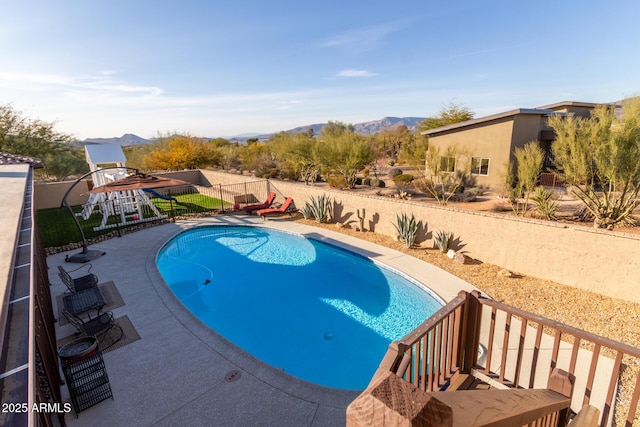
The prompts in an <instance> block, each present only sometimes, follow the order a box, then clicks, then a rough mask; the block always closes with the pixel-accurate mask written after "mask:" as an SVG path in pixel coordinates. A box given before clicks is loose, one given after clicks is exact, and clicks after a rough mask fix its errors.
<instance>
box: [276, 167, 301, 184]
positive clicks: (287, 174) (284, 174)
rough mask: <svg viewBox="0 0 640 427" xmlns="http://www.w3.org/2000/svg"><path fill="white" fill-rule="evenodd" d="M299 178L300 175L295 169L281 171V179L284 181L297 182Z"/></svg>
mask: <svg viewBox="0 0 640 427" xmlns="http://www.w3.org/2000/svg"><path fill="white" fill-rule="evenodd" d="M299 177H300V174H299V173H298V172H297V171H296V170H295V169H291V168H287V169H282V170H280V178H282V179H286V180H288V181H297V180H298V178H299Z"/></svg>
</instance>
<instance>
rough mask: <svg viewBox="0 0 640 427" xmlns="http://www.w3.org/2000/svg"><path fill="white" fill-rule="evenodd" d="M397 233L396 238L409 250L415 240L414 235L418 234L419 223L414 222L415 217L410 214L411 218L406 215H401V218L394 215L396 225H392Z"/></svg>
mask: <svg viewBox="0 0 640 427" xmlns="http://www.w3.org/2000/svg"><path fill="white" fill-rule="evenodd" d="M393 226H394V227H395V228H396V231H397V232H398V238H399V239H400V241H401V242H403V243H404V244H405V245H406V246H407V248H411V246H413V243H414V242H415V240H416V234H417V233H418V228H419V222H416V219H415V217H414V216H413V214H411V218H409V217H407V214H405V213H403V214H402V216H400V215H396V223H395V224H393Z"/></svg>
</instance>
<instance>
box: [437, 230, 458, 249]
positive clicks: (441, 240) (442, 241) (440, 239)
mask: <svg viewBox="0 0 640 427" xmlns="http://www.w3.org/2000/svg"><path fill="white" fill-rule="evenodd" d="M451 239H453V233H448V232H446V231H443V230H440V231H438V232H437V233H436V235H435V237H434V238H433V241H434V242H435V244H436V246H437V247H438V249H440V251H441V252H443V253H446V252H447V251H448V250H449V242H451Z"/></svg>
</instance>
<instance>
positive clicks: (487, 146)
mask: <svg viewBox="0 0 640 427" xmlns="http://www.w3.org/2000/svg"><path fill="white" fill-rule="evenodd" d="M512 133H513V117H509V118H506V119H500V120H496V121H495V122H492V123H491V125H484V126H481V125H478V126H472V127H469V128H467V129H463V130H455V131H451V132H447V133H442V134H438V135H435V136H431V137H429V147H430V148H431V147H434V148H437V149H439V150H440V153H444V152H445V150H446V149H447V148H448V147H451V146H457V147H460V148H463V149H466V150H467V151H468V152H469V153H470V156H471V157H482V158H488V159H489V175H487V176H483V175H474V177H475V179H476V184H477V185H482V186H486V187H491V188H496V189H497V188H499V187H500V183H501V181H502V179H501V174H502V172H503V169H504V165H505V163H506V162H507V160H509V151H510V147H511V136H512ZM460 161H462V162H464V159H457V160H456V162H460ZM460 166H462V163H460Z"/></svg>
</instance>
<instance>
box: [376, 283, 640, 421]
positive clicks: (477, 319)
mask: <svg viewBox="0 0 640 427" xmlns="http://www.w3.org/2000/svg"><path fill="white" fill-rule="evenodd" d="M639 366H640V350H639V349H637V348H634V347H631V346H628V345H625V344H622V343H620V342H616V341H613V340H609V339H606V338H603V337H600V336H597V335H595V334H591V333H588V332H585V331H582V330H579V329H577V328H573V327H571V326H568V325H564V324H561V323H559V322H555V321H553V320H550V319H547V318H544V317H541V316H538V315H535V314H533V313H529V312H526V311H523V310H519V309H517V308H514V307H511V306H508V305H506V304H502V303H499V302H496V301H492V300H490V299H488V298H484V297H481V296H480V295H479V294H478V293H466V292H461V293H460V294H459V295H458V296H457V297H456V298H455V299H454V300H452V301H451V302H449V303H448V304H447V305H445V306H444V307H443V308H442V309H441V310H439V311H438V312H437V313H435V314H434V315H433V316H432V317H431V318H429V319H428V320H427V321H426V322H424V323H423V324H422V325H421V326H419V327H418V328H417V329H415V330H414V331H412V332H411V333H410V334H408V335H407V336H406V337H404V338H403V339H401V340H399V341H397V342H393V343H392V344H391V345H390V346H389V350H388V351H387V354H386V355H385V357H384V359H383V361H382V363H381V364H380V367H379V368H378V371H377V372H376V375H375V376H374V379H373V380H372V383H373V382H375V381H376V378H379V377H380V376H381V375H382V374H384V373H385V372H389V371H391V372H393V373H395V374H397V375H398V376H400V377H402V378H403V379H404V380H405V381H407V382H409V383H411V384H413V385H414V386H415V387H417V388H419V389H421V390H423V391H425V392H435V391H440V390H443V389H446V388H447V387H448V385H449V380H450V379H451V377H452V376H453V374H454V373H455V372H456V371H458V372H462V373H467V374H473V375H478V376H482V377H483V378H484V379H485V380H486V381H488V382H489V383H490V384H491V385H492V386H493V387H495V388H511V389H522V388H525V389H531V388H547V387H548V379H549V375H550V373H551V372H552V371H553V370H554V369H556V368H560V369H563V370H566V371H567V372H569V373H570V374H572V375H573V376H575V378H576V383H575V387H574V388H573V392H572V399H571V402H572V404H571V408H572V410H573V411H574V412H579V411H580V409H581V408H582V407H583V406H585V405H591V406H594V407H596V408H597V409H599V411H600V414H601V415H600V419H599V425H600V426H603V427H604V426H607V425H611V424H613V423H614V422H615V423H616V424H617V425H624V426H626V427H631V426H632V425H634V419H636V412H637V406H638V400H639V396H640V372H639V371H638V367H639ZM616 402H617V408H616V413H615V414H614V407H615V406H616ZM636 422H638V420H637V419H636Z"/></svg>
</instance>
